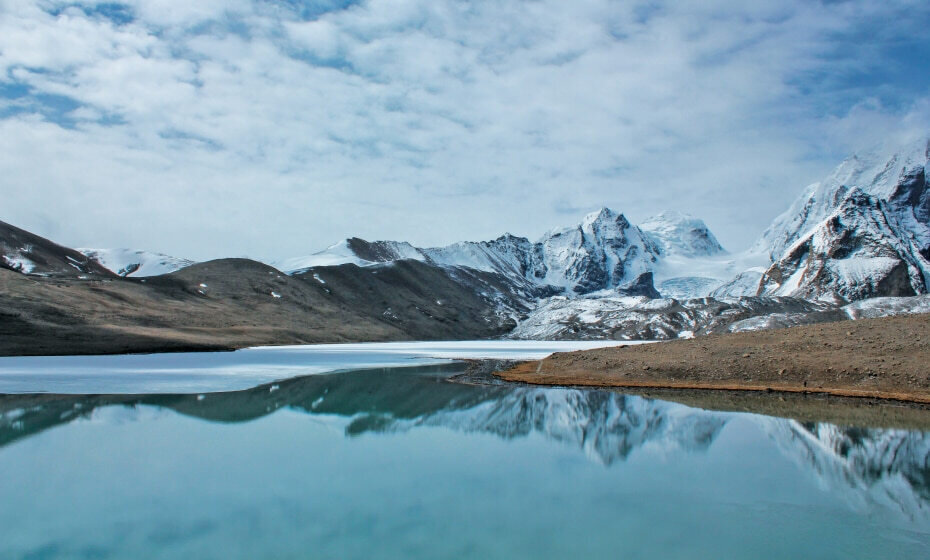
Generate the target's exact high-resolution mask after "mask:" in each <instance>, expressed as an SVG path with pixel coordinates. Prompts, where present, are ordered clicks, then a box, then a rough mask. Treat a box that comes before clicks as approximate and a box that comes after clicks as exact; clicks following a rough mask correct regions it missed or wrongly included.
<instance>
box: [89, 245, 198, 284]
mask: <svg viewBox="0 0 930 560" xmlns="http://www.w3.org/2000/svg"><path fill="white" fill-rule="evenodd" d="M78 251H79V252H81V253H83V254H84V255H85V256H87V257H88V258H90V259H93V260H95V261H97V262H98V263H99V264H100V265H101V266H103V267H104V268H106V269H108V270H110V271H111V272H114V273H116V274H118V275H120V276H134V277H142V276H158V275H161V274H168V273H171V272H174V271H176V270H180V269H182V268H185V267H188V266H190V265H192V264H194V261H192V260H188V259H181V258H178V257H171V256H169V255H163V254H161V253H151V252H148V251H137V250H134V249H78Z"/></svg>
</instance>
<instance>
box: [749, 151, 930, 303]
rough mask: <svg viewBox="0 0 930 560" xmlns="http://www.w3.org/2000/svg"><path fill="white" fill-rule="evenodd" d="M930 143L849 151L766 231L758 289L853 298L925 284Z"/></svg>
mask: <svg viewBox="0 0 930 560" xmlns="http://www.w3.org/2000/svg"><path fill="white" fill-rule="evenodd" d="M928 161H930V142H928V141H927V140H921V141H920V142H918V143H916V144H913V145H911V146H909V147H907V148H906V149H904V150H902V151H899V152H898V153H896V154H894V155H892V156H889V157H887V158H884V159H883V158H880V157H877V156H867V157H853V158H850V159H848V160H846V161H845V162H843V164H841V165H840V166H839V167H838V168H837V169H836V170H835V171H834V172H833V174H832V175H831V176H830V177H828V178H827V179H826V180H824V181H823V182H821V183H816V184H814V185H811V186H810V187H808V190H807V192H806V193H805V195H804V196H802V197H801V198H800V199H799V200H798V201H797V202H795V204H794V205H792V207H791V208H790V209H789V210H788V212H786V213H785V214H783V215H781V216H779V217H778V218H777V219H776V220H775V221H774V222H773V224H772V226H770V227H769V229H768V230H766V232H765V233H764V234H763V236H762V238H761V239H760V241H759V242H758V243H757V248H763V247H765V248H767V250H768V252H769V255H770V256H771V257H772V259H773V264H772V265H771V266H770V268H769V269H768V270H767V271H766V272H765V274H764V275H763V277H762V279H761V281H760V284H759V291H758V293H760V294H768V295H782V296H793V297H803V298H811V299H828V300H836V301H854V300H859V299H865V298H870V297H877V296H910V295H915V294H922V293H927V291H928V288H930V262H928V257H930V190H928V188H927V166H928Z"/></svg>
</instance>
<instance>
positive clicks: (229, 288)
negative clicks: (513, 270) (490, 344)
mask: <svg viewBox="0 0 930 560" xmlns="http://www.w3.org/2000/svg"><path fill="white" fill-rule="evenodd" d="M313 274H318V275H319V276H320V278H325V281H326V284H322V283H320V282H318V281H317V280H316V279H314V277H313ZM461 274H462V275H465V274H466V273H461ZM474 281H475V282H484V285H485V287H486V290H485V291H484V292H483V293H485V294H487V295H482V293H479V291H478V290H476V289H474V288H469V287H467V286H466V285H464V284H463V283H462V281H461V280H460V279H456V278H453V274H452V272H450V271H446V270H444V269H441V268H438V267H434V266H431V265H428V264H424V263H419V262H415V261H400V262H396V263H392V264H390V265H386V266H384V267H375V268H360V267H357V266H354V265H345V266H340V267H320V268H318V269H316V270H315V271H314V272H312V273H307V274H304V275H299V276H296V277H290V276H287V275H286V274H284V273H282V272H280V271H278V270H276V269H274V268H272V267H270V266H267V265H264V264H262V263H258V262H255V261H250V260H246V259H221V260H216V261H209V262H206V263H199V264H196V265H192V266H190V267H187V268H184V269H182V270H180V271H177V272H174V273H172V274H167V275H163V276H153V277H148V278H144V279H133V278H119V277H116V276H114V275H109V276H108V277H106V278H96V279H94V278H91V279H79V278H72V277H37V276H29V275H24V274H21V273H19V272H14V271H10V270H0V309H2V311H0V354H2V355H50V354H51V355H54V354H97V353H123V352H162V351H185V350H221V349H234V348H239V347H244V346H254V345H262V344H304V343H322V342H356V341H389V340H413V339H417V340H436V339H462V338H468V339H474V338H490V337H496V336H500V335H502V334H504V333H506V332H507V331H509V330H510V329H511V328H512V327H513V324H514V321H513V319H512V318H511V317H510V316H509V315H507V310H508V309H510V308H507V307H501V306H502V305H511V306H512V309H514V310H518V309H520V303H519V302H517V301H513V300H509V299H507V298H506V297H505V296H503V295H502V294H495V293H493V292H492V288H493V285H494V282H495V281H496V279H494V278H484V279H481V278H478V279H474ZM494 298H497V300H495V299H494ZM437 301H438V302H441V303H437Z"/></svg>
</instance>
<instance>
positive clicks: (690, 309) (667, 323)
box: [510, 294, 848, 340]
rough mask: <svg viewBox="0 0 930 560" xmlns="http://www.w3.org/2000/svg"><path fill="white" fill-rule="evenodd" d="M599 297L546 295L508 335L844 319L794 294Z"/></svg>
mask: <svg viewBox="0 0 930 560" xmlns="http://www.w3.org/2000/svg"><path fill="white" fill-rule="evenodd" d="M598 295H599V297H582V298H571V299H570V298H566V297H564V296H562V297H559V296H557V297H553V298H550V299H549V300H546V301H545V302H543V303H542V304H541V305H540V306H539V307H538V308H537V309H535V310H534V311H533V312H532V313H530V314H529V316H528V317H527V318H526V319H525V320H523V321H521V322H520V324H519V325H517V328H516V329H514V331H513V332H512V333H511V334H510V336H511V337H513V338H519V339H550V340H576V339H581V340H597V339H605V338H606V339H614V340H668V339H673V338H688V337H692V336H696V335H703V334H710V333H724V332H731V331H739V330H758V329H761V328H775V327H788V326H793V325H801V324H807V323H816V322H821V321H836V320H840V319H846V318H848V316H847V315H846V314H845V313H844V312H843V310H842V309H840V308H838V307H837V306H835V305H833V304H830V303H820V302H810V301H805V300H802V299H796V298H781V297H775V298H773V297H745V298H739V299H723V300H720V299H715V298H697V299H688V300H677V299H650V298H649V297H644V296H640V297H622V296H617V295H614V296H604V295H601V294H598Z"/></svg>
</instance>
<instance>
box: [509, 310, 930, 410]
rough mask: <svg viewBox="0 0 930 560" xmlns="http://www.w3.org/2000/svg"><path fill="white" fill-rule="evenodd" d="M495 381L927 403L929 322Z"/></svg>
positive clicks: (779, 333) (752, 338) (598, 359)
mask: <svg viewBox="0 0 930 560" xmlns="http://www.w3.org/2000/svg"><path fill="white" fill-rule="evenodd" d="M498 375H499V377H501V378H502V379H504V380H507V381H518V382H525V383H534V384H541V385H572V386H596V387H632V388H670V389H724V390H749V391H781V392H794V393H827V394H832V395H839V396H852V397H873V398H883V399H897V400H904V401H912V402H923V403H930V314H920V315H912V316H907V317H884V318H877V319H862V320H858V321H841V322H837V323H826V324H817V325H804V326H798V327H792V328H787V329H776V330H769V331H758V332H744V333H732V334H723V335H709V336H704V337H699V338H694V339H690V340H673V341H669V342H661V343H656V344H647V345H641V346H628V347H615V348H605V349H599V350H589V351H583V352H570V353H559V354H554V355H552V356H550V357H549V358H546V359H544V360H542V361H539V362H527V363H524V364H521V365H519V366H517V367H515V368H511V369H509V370H506V371H503V372H499V373H498Z"/></svg>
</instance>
